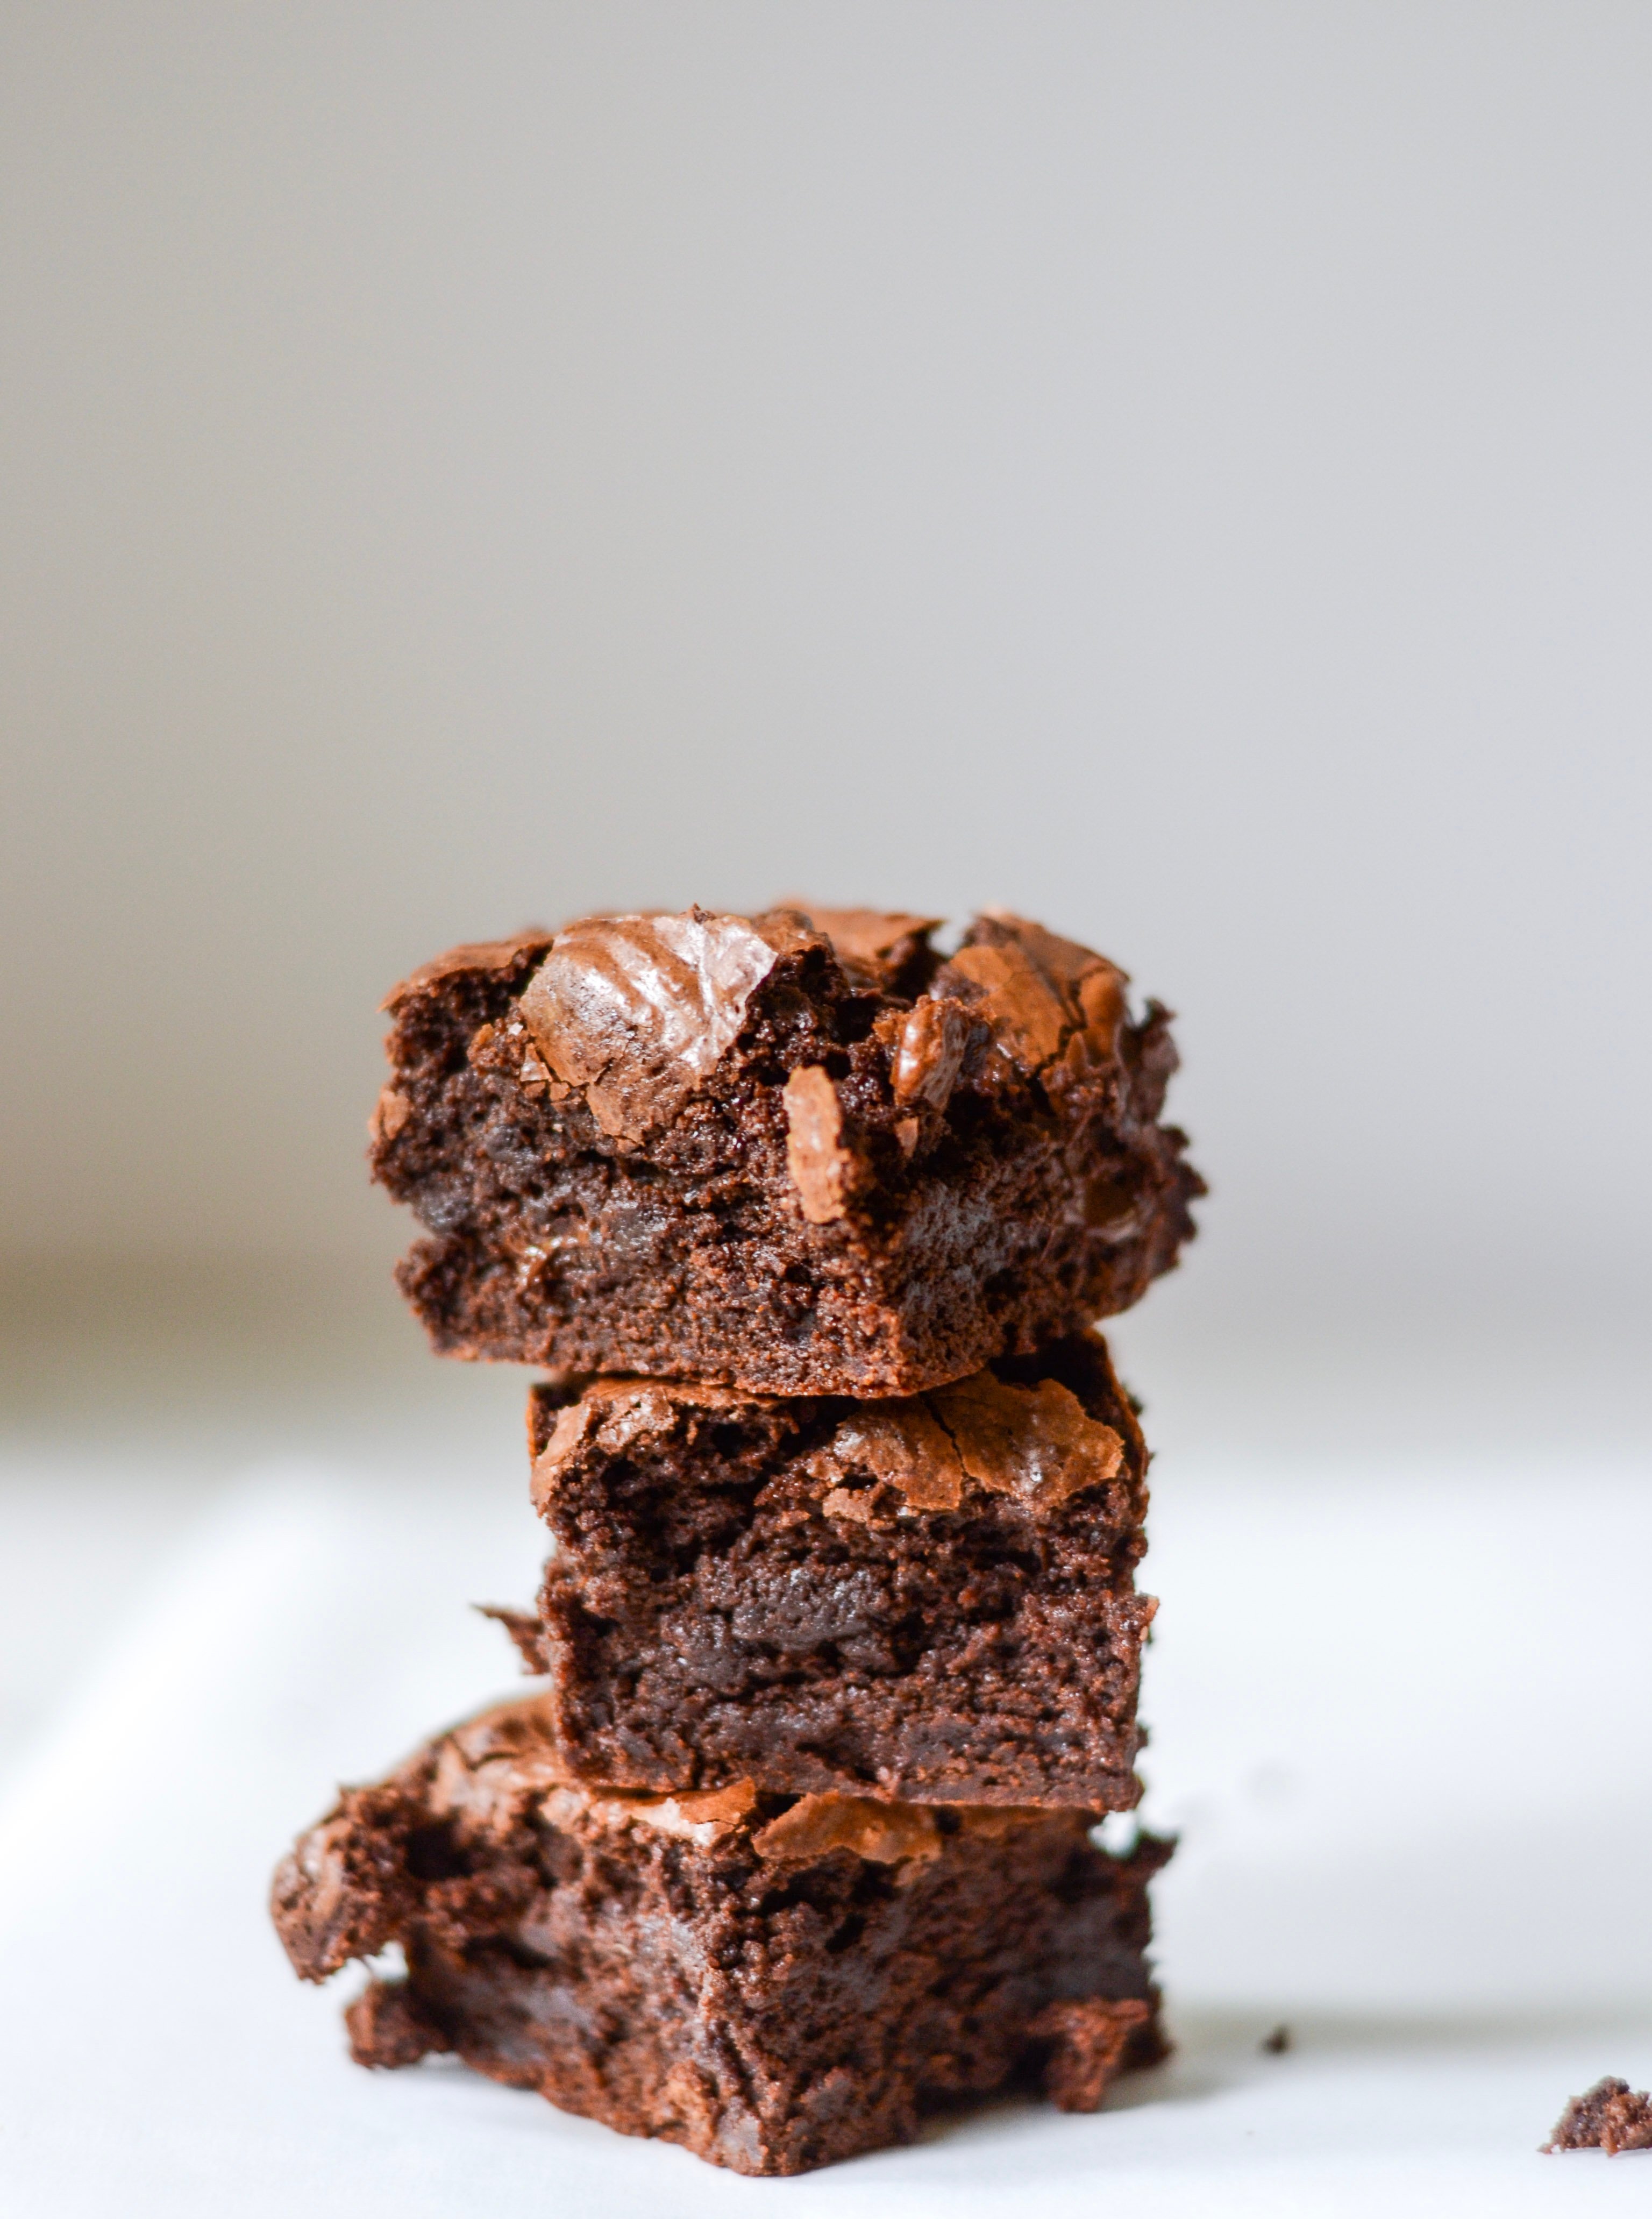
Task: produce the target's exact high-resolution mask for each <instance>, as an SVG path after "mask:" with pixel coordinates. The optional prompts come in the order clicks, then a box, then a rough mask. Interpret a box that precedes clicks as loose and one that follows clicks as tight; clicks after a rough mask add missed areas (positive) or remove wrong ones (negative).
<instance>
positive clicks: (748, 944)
mask: <svg viewBox="0 0 1652 2219" xmlns="http://www.w3.org/2000/svg"><path fill="white" fill-rule="evenodd" d="M934 923H935V920H933V919H930V918H927V917H909V916H889V917H885V916H883V915H881V914H874V913H873V912H869V911H815V912H813V913H812V915H810V914H805V913H804V911H798V910H776V911H769V912H767V914H765V915H762V916H759V917H749V918H748V917H730V916H719V915H712V914H710V913H708V912H707V911H703V910H699V909H692V910H689V911H686V912H685V913H684V914H682V915H680V916H663V915H661V916H638V917H588V918H585V919H583V920H581V922H579V923H574V924H572V925H569V926H568V927H566V928H565V929H563V930H562V931H561V932H558V933H556V934H552V933H549V932H544V931H531V932H526V933H523V934H521V935H518V936H517V937H516V938H514V939H512V940H506V941H500V942H491V943H488V944H486V945H482V946H477V947H466V948H455V949H453V950H452V951H450V953H449V954H446V955H444V956H443V957H441V958H440V959H438V960H437V961H436V962H434V963H432V964H428V965H426V966H425V968H424V969H423V970H421V971H417V972H415V973H413V976H412V977H411V978H410V979H407V980H406V981H405V982H404V983H403V984H402V985H400V986H398V987H397V988H395V989H394V991H393V992H392V993H391V995H390V996H389V997H388V1001H387V1004H386V1006H387V1008H388V1010H390V1011H391V1012H392V1016H393V1029H392V1031H391V1033H390V1035H389V1040H388V1052H389V1057H390V1064H391V1074H390V1078H389V1081H388V1084H387V1085H386V1086H385V1088H384V1091H383V1092H382V1095H381V1097H380V1098H379V1102H378V1105H377V1107H376V1110H375V1111H374V1114H373V1118H372V1122H371V1135H372V1147H371V1162H372V1167H373V1172H374V1176H375V1178H377V1179H378V1180H379V1181H380V1182H381V1184H383V1185H384V1186H385V1187H387V1188H388V1190H389V1191H390V1193H391V1194H393V1195H394V1197H396V1198H397V1200H399V1201H401V1202H406V1203H408V1204H409V1205H410V1206H411V1208H412V1209H413V1212H414V1214H415V1215H417V1216H418V1218H419V1220H420V1221H421V1222H422V1223H423V1225H424V1226H425V1228H426V1230H427V1235H428V1237H427V1238H425V1239H423V1240H419V1242H418V1243H417V1244H416V1245H415V1246H414V1248H413V1251H412V1252H411V1254H410V1255H409V1256H408V1257H407V1259H405V1261H404V1262H403V1264H402V1265H401V1267H400V1271H399V1277H400V1282H401V1286H402V1289H403V1290H404V1292H405V1293H406V1294H407V1296H408V1298H409V1300H410V1301H411V1302H412V1303H413V1308H414V1309H415V1310H416V1312H417V1313H418V1315H419V1317H420V1318H421V1320H422V1321H423V1322H424V1324H425V1327H426V1328H427V1330H428V1331H429V1333H430V1335H431V1338H432V1340H433V1342H434V1343H435V1345H436V1346H437V1347H438V1349H439V1350H441V1351H443V1352H445V1353H448V1354H451V1355H456V1356H462V1357H473V1358H476V1357H481V1358H504V1359H507V1360H512V1361H516V1362H523V1363H535V1364H544V1365H546V1366H548V1367H549V1368H550V1369H552V1370H554V1371H583V1372H599V1371H604V1372H636V1373H641V1374H645V1375H648V1376H650V1377H669V1378H692V1379H699V1380H711V1381H716V1382H718V1383H725V1384H731V1385H736V1386H740V1387H743V1388H746V1389H749V1390H751V1391H753V1392H755V1393H762V1394H779V1395H796V1394H849V1395H904V1394H912V1393H916V1392H920V1391H922V1389H925V1388H928V1387H931V1386H936V1385H940V1384H943V1383H945V1382H947V1381H948V1380H952V1379H958V1378H961V1377H964V1376H966V1374H967V1373H970V1372H972V1371H978V1369H979V1368H980V1367H981V1365H982V1364H986V1363H988V1362H990V1361H991V1359H992V1358H994V1357H997V1356H1000V1355H1005V1354H1012V1355H1013V1354H1026V1353H1029V1352H1031V1351H1032V1350H1033V1349H1034V1348H1035V1347H1036V1346H1038V1345H1039V1344H1040V1342H1041V1341H1043V1340H1045V1339H1049V1338H1051V1337H1053V1336H1054V1335H1058V1334H1060V1333H1068V1332H1071V1331H1073V1330H1076V1329H1078V1327H1082V1326H1084V1325H1085V1324H1087V1323H1089V1322H1090V1321H1091V1320H1092V1319H1094V1318H1096V1317H1099V1316H1102V1315H1107V1314H1109V1313H1110V1312H1113V1311H1116V1310H1121V1309H1123V1308H1127V1306H1128V1305H1129V1304H1130V1303H1132V1302H1135V1301H1136V1300H1138V1299H1139V1297H1140V1296H1141V1295H1142V1294H1143V1293H1144V1292H1145V1290H1146V1287H1147V1285H1148V1284H1149V1282H1150V1281H1151V1280H1152V1278H1153V1277H1154V1276H1155V1275H1156V1274H1157V1273H1159V1272H1162V1271H1168V1270H1169V1269H1170V1267H1171V1265H1172V1264H1173V1263H1174V1262H1175V1261H1176V1258H1177V1250H1178V1249H1179V1247H1180V1246H1181V1244H1182V1242H1183V1240H1186V1239H1188V1238H1189V1235H1190V1234H1191V1232H1192V1230H1193V1227H1192V1221H1191V1218H1190V1216H1189V1202H1190V1200H1191V1199H1192V1198H1193V1197H1195V1196H1196V1195H1197V1194H1198V1193H1200V1192H1202V1184H1201V1182H1200V1181H1199V1178H1198V1177H1197V1174H1196V1173H1195V1172H1193V1171H1192V1170H1191V1168H1190V1167H1189V1165H1187V1164H1186V1163H1185V1162H1184V1161H1183V1147H1184V1146H1185V1139H1184V1136H1183V1134H1181V1133H1179V1132H1178V1131H1177V1129H1176V1128H1174V1127H1173V1126H1169V1125H1165V1124H1163V1123H1161V1122H1159V1118H1160V1113H1161V1111H1162V1109H1163V1106H1164V1091H1165V1087H1166V1085H1167V1083H1168V1081H1169V1078H1170V1076H1171V1072H1172V1070H1173V1069H1174V1067H1175V1064H1176V1053H1175V1049H1174V1047H1173V1046H1172V1043H1171V1036H1170V1032H1169V1021H1168V1016H1167V1013H1166V1012H1165V1011H1164V1010H1162V1009H1161V1008H1160V1007H1159V1006H1158V1004H1156V1003H1151V1002H1150V1003H1149V1004H1147V1007H1146V1012H1145V1014H1144V1015H1143V1016H1140V1018H1133V1017H1132V1016H1131V1015H1130V1013H1129V1010H1128V1007H1127V1000H1126V994H1125V987H1126V984H1127V981H1126V980H1125V978H1124V974H1123V973H1121V972H1120V971H1119V970H1117V969H1116V968H1115V967H1114V966H1113V965H1112V964H1110V963H1109V962H1107V961H1106V960H1104V959H1103V958H1102V957H1101V956H1098V955H1095V954H1091V953H1090V951H1089V950H1088V949H1086V948H1080V947H1078V946H1077V945H1076V944H1075V943H1074V942H1071V941H1065V940H1060V939H1058V938H1057V937H1056V936H1055V935H1053V934H1051V933H1047V932H1046V931H1044V930H1043V929H1041V928H1040V927H1039V926H1037V925H1035V924H1030V923H1026V922H1025V921H1024V920H1022V919H1020V918H1016V917H1008V916H989V917H978V918H977V919H976V920H975V921H974V923H972V925H971V926H970V927H969V928H968V929H967V931H966V933H965V935H964V939H963V944H962V945H961V946H960V948H959V949H958V950H957V952H956V953H955V954H953V955H952V956H951V957H950V958H949V959H947V960H942V959H941V957H940V955H939V954H936V953H935V950H934V949H932V948H930V946H929V939H928V936H929V933H930V931H931V930H932V929H933V926H934Z"/></svg>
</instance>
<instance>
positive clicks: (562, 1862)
mask: <svg viewBox="0 0 1652 2219" xmlns="http://www.w3.org/2000/svg"><path fill="white" fill-rule="evenodd" d="M1089 1824H1090V1818H1089V1814H1087V1813H1085V1812H1078V1811H1071V1810H1059V1811H1034V1810H1023V1809H1015V1808H1006V1807H1003V1806H992V1807H990V1808H989V1807H983V1806H967V1805H947V1804H939V1805H937V1804H926V1805H915V1804H901V1803H879V1802H873V1801H871V1800H868V1799H860V1798H858V1797H853V1796H845V1795H835V1794H826V1795H805V1796H802V1797H788V1796H778V1795H768V1794H764V1793H760V1792H759V1791H758V1790H757V1789H756V1788H755V1787H753V1786H752V1785H751V1783H750V1782H749V1781H741V1782H739V1783H737V1784H736V1785H735V1786H733V1787H721V1788H717V1789H712V1790H709V1791H705V1792H702V1793H684V1794H680V1795H675V1796H669V1795H668V1796H661V1795H645V1794H641V1793H634V1792H631V1791H628V1790H620V1789H615V1790H605V1789H602V1788H593V1787H588V1786H585V1787H576V1786H574V1785H573V1784H572V1783H571V1782H570V1781H568V1778H567V1776H566V1773H565V1769H564V1768H563V1767H562V1765H561V1764H559V1762H557V1758H556V1750H555V1745H554V1743H553V1741H552V1739H551V1732H550V1711H549V1708H548V1706H547V1703H546V1701H545V1699H544V1698H543V1697H540V1698H535V1699H531V1700H527V1701H525V1702H519V1703H512V1704H506V1705H504V1706H501V1707H500V1708H499V1709H496V1710H493V1711H488V1712H484V1713H483V1714H482V1715H481V1717H480V1718H477V1719H473V1720H471V1721H470V1722H469V1724H468V1725H463V1726H460V1727H458V1728H456V1730H455V1731H453V1732H451V1733H449V1734H444V1735H443V1736H441V1737H438V1739H437V1740H435V1741H433V1742H432V1743H429V1744H428V1745H427V1746H426V1747H425V1749H423V1750H420V1751H419V1753H418V1754H417V1755H416V1756H413V1757H412V1758H410V1759H409V1761H408V1762H407V1763H406V1764H404V1765H403V1766H402V1767H401V1768H400V1770H398V1771H396V1772H394V1773H393V1774H392V1775H390V1777H389V1778H388V1780H386V1781H383V1782H382V1783H381V1784H380V1785H378V1786H376V1787H357V1788H347V1789H345V1791H344V1793H342V1795H341V1797H340V1799H339V1801H338V1805H337V1806H336V1808H335V1809H334V1810H333V1811H332V1812H331V1813H330V1814H329V1816H328V1817H327V1818H324V1819H323V1820H322V1821H321V1822H320V1824H319V1825H317V1826H315V1827H314V1828H313V1829H312V1830H311V1831H310V1832H308V1833H307V1834H306V1835H304V1836H302V1837H301V1839H300V1840H299V1842H298V1843H297V1844H296V1845H295V1848H294V1849H293V1850H292V1852H291V1853H290V1855H289V1856H288V1857H287V1858H286V1859H284V1860H283V1863H282V1865H281V1867H280V1869H279V1870H278V1871H277V1873H276V1880H275V1887H274V1892H273V1896H272V1903H271V1908H272V1911H273V1913H274V1917H275V1921H276V1926H277V1928H278V1930H279V1931H280V1934H281V1937H282V1940H283V1942H284V1943H285V1945H286V1949H287V1952H288V1955H289V1956H290V1958H291V1959H292V1961H293V1964H294V1966H295V1968H296V1970H297V1971H298V1972H299V1973H301V1975H302V1976H303V1977H304V1978H305V1979H306V1980H326V1978H327V1977H328V1976H329V1975H330V1974H332V1973H336V1972H338V1970H339V1969H340V1968H341V1967H343V1966H344V1965H345V1964H346V1963H348V1962H349V1961H350V1960H351V1958H355V1957H366V1956H370V1955H375V1954H376V1952H378V1951H380V1950H382V1949H385V1948H386V1947H387V1946H388V1944H389V1943H391V1942H400V1943H401V1947H402V1949H403V1951H404V1953H405V1956H406V1961H407V1974H406V1977H405V1979H396V1980H374V1981H373V1982H372V1983H371V1985H370V1986H369V1987H368V1988H367V1989H366V1990H365V1991H364V1992H363V1994H362V1995H361V1996H359V1997H358V1998H357V2000H356V2001H355V2002H354V2003H353V2004H352V2005H351V2006H350V2008H349V2010H348V2011H347V2012H346V2014H345V2017H346V2023H347V2024H348V2027H349V2030H350V2037H351V2052H352V2054H353V2055H354V2056H355V2057H356V2059H357V2061H358V2062H359V2063H361V2064H363V2065H382V2066H391V2065H411V2064H413V2063H414V2062H416V2061H418V2060H419V2058H420V2057H422V2056H424V2055H425V2054H429V2053H430V2052H432V2051H440V2050H448V2051H454V2052H456V2053H457V2054H458V2055H459V2056H460V2057H462V2058H463V2060H464V2061H465V2062H466V2063H467V2064H469V2065H472V2066H474V2067H476V2069H477V2070H478V2071H480V2072H482V2073H488V2074H489V2075H491V2076H492V2077H493V2078H494V2079H497V2080H503V2081H506V2082H508V2083H510V2084H511V2085H512V2086H515V2087H522V2088H535V2089H537V2090H538V2092H540V2094H541V2095H543V2096H545V2097H547V2098H549V2099H550V2102H552V2103H553V2104H560V2105H561V2106H562V2108H563V2109H564V2110H570V2111H578V2112H581V2113H583V2114H585V2115H586V2116H587V2117H590V2118H594V2119H600V2120H602V2121H604V2122H605V2123H606V2124H607V2125H609V2126H612V2127H617V2128H618V2129H620V2130H621V2132H623V2133H626V2134H637V2135H660V2136H661V2137H663V2138H664V2139H665V2140H667V2141H675V2142H681V2143H682V2144H684V2145H685V2146H686V2148H689V2149H691V2150H692V2151H693V2152H694V2153H695V2154H696V2155H698V2156H699V2157H704V2158H709V2159H711V2160H712V2161H713V2162H714V2163H716V2164H718V2165H726V2166H732V2167H733V2168H734V2170H735V2171H736V2172H747V2173H789V2172H805V2171H807V2170H808V2169H809V2168H810V2166H819V2165H826V2164H829V2163H830V2162H831V2161H832V2160H834V2159H836V2158H844V2157H851V2156H854V2155H855V2154H857V2153H859V2152H861V2151H864V2150H869V2149H876V2148H880V2147H882V2146H883V2145H884V2144H886V2143H891V2142H900V2141H909V2140H910V2138H911V2136H912V2135H913V2133H914V2132H915V2130H916V2126H917V2123H918V2120H919V2118H920V2116H922V2114H923V2113H924V2112H925V2111H926V2110H932V2109H934V2108H935V2107H937V2106H938V2105H941V2104H946V2103H948V2102H953V2101H956V2100H957V2099H958V2098H961V2097H966V2096H978V2095H983V2094H985V2093H987V2092H989V2091H991V2090H994V2089H997V2088H1002V2087H1004V2086H1006V2085H1011V2084H1015V2085H1025V2086H1028V2087H1041V2088H1042V2089H1043V2091H1044V2092H1045V2093H1046V2094H1047V2095H1048V2096H1049V2097H1050V2098H1052V2100H1053V2101H1054V2102H1055V2103H1057V2104H1060V2105H1061V2106H1062V2107H1063V2108H1064V2109H1066V2110H1093V2109H1094V2108H1095V2107H1096V2104H1098V2103H1099V2102H1100V2100H1101V2097H1102V2091H1103V2090H1104V2089H1105V2087H1106V2086H1107V2085H1108V2082H1109V2080H1110V2079H1112V2077H1113V2076H1114V2074H1115V2073H1117V2072H1119V2071H1121V2070H1122V2069H1124V2068H1125V2067H1128V2066H1133V2065H1144V2064H1150V2063H1152V2062H1153V2061H1156V2060H1157V2059H1158V2058H1159V2057H1161V2056H1162V2055H1164V2042H1163V2039H1162V2036H1161V2035H1160V2032H1159V2029H1158V1992H1157V1990H1156V1989H1155V1988H1154V1986H1153V1985H1152V1979H1151V1976H1150V1973H1149V1970H1148V1966H1147V1961H1146V1954H1145V1953H1146V1946H1147V1942H1148V1938H1149V1919H1148V1908H1147V1893H1146V1890H1147V1882H1148V1880H1149V1879H1150V1878H1151V1877H1152V1874H1153V1873H1155V1872H1156V1871H1157V1870H1158V1868H1159V1866H1160V1865H1162V1864H1163V1863H1164V1860H1165V1858H1166V1857H1167V1856H1168V1855H1169V1854H1170V1845H1169V1844H1168V1843H1163V1842H1157V1841H1154V1840H1152V1839H1151V1838H1149V1837H1142V1838H1141V1839H1140V1842H1139V1843H1138V1846H1137V1847H1136V1849H1135V1850H1134V1851H1133V1853H1132V1854H1131V1855H1128V1856H1127V1857H1114V1856H1110V1855H1107V1854H1105V1853H1104V1852H1103V1851H1102V1850H1101V1849H1097V1848H1096V1846H1095V1845H1094V1843H1092V1842H1091V1841H1090V1837H1089V1832H1088V1828H1089Z"/></svg>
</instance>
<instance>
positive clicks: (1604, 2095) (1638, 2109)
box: [1542, 2078, 1652, 2157]
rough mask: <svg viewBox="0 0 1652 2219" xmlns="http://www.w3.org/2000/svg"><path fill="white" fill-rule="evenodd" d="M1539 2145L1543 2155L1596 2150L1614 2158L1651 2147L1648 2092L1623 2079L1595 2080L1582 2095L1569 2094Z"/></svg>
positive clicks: (1651, 2106) (1651, 2105) (1651, 2107)
mask: <svg viewBox="0 0 1652 2219" xmlns="http://www.w3.org/2000/svg"><path fill="white" fill-rule="evenodd" d="M1542 2148H1543V2154H1545V2155H1546V2156H1552V2155H1553V2154H1554V2153H1555V2152H1556V2151H1557V2150H1581V2149H1598V2150H1605V2153H1606V2155H1607V2156H1608V2157H1617V2156H1618V2155H1620V2154H1622V2153H1623V2152H1624V2151H1625V2150H1642V2149H1652V2095H1649V2094H1648V2093H1647V2092H1646V2090H1645V2089H1644V2088H1641V2089H1635V2088H1631V2087H1630V2085H1629V2083H1628V2081H1627V2080H1614V2079H1611V2078H1608V2079H1605V2080H1597V2081H1596V2082H1595V2084H1594V2085H1593V2088H1591V2089H1589V2090H1588V2092H1587V2093H1586V2094H1584V2095H1581V2096H1574V2097H1573V2098H1572V2100H1571V2102H1570V2103H1569V2104H1568V2105H1567V2106H1566V2109H1565V2110H1563V2111H1562V2113H1561V2115H1560V2117H1559V2119H1558V2120H1557V2121H1556V2126H1555V2131H1554V2133H1553V2134H1552V2135H1550V2137H1549V2140H1548V2141H1546V2142H1544V2143H1543V2145H1542Z"/></svg>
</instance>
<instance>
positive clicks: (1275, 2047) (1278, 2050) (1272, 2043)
mask: <svg viewBox="0 0 1652 2219" xmlns="http://www.w3.org/2000/svg"><path fill="white" fill-rule="evenodd" d="M1291 2040H1292V2036H1291V2030H1290V2029H1289V2027H1288V2026H1276V2027H1275V2029H1274V2030H1273V2032H1272V2033H1271V2034H1264V2036H1263V2037H1262V2039H1261V2041H1260V2042H1258V2045H1257V2047H1258V2048H1259V2049H1260V2050H1262V2051H1263V2052H1264V2054H1265V2055H1267V2056H1269V2057H1282V2056H1283V2055H1284V2054H1285V2052H1286V2051H1287V2050H1288V2049H1289V2048H1290V2046H1291Z"/></svg>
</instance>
